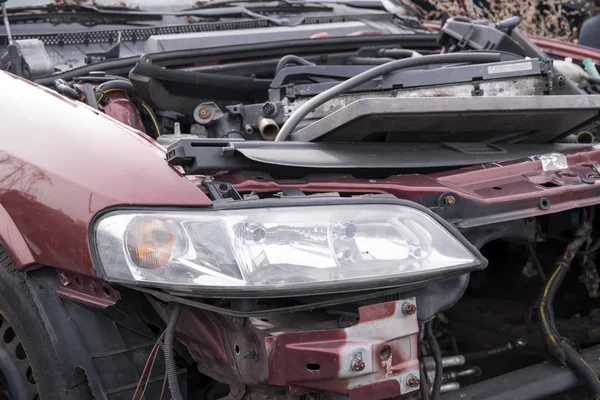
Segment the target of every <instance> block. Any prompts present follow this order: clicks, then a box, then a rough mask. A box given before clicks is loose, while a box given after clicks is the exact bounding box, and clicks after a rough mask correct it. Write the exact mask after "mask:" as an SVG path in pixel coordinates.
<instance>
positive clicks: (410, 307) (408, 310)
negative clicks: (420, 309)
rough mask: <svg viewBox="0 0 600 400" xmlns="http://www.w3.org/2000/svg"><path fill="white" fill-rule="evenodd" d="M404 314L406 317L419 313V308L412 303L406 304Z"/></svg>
mask: <svg viewBox="0 0 600 400" xmlns="http://www.w3.org/2000/svg"><path fill="white" fill-rule="evenodd" d="M402 312H403V313H404V314H406V315H413V314H414V313H416V312H417V306H416V305H414V304H412V303H409V302H406V303H404V304H402Z"/></svg>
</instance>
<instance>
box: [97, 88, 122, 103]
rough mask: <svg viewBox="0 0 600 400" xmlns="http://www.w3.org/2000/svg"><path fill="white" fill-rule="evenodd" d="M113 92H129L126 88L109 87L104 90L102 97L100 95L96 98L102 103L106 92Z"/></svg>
mask: <svg viewBox="0 0 600 400" xmlns="http://www.w3.org/2000/svg"><path fill="white" fill-rule="evenodd" d="M112 92H125V93H127V91H126V90H125V89H107V90H105V91H103V92H102V93H100V97H98V98H97V99H96V104H100V102H101V101H102V99H103V98H104V95H105V94H107V93H112Z"/></svg>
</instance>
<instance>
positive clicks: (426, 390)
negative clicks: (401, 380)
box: [419, 362, 429, 400]
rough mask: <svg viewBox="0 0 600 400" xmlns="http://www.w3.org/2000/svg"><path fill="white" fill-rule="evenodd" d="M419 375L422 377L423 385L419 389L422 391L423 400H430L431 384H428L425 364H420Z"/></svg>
mask: <svg viewBox="0 0 600 400" xmlns="http://www.w3.org/2000/svg"><path fill="white" fill-rule="evenodd" d="M419 374H420V375H421V385H420V386H419V389H420V391H421V400H429V383H428V382H427V372H426V371H425V367H424V366H423V363H422V362H421V363H419Z"/></svg>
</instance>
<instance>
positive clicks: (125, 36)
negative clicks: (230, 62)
mask: <svg viewBox="0 0 600 400" xmlns="http://www.w3.org/2000/svg"><path fill="white" fill-rule="evenodd" d="M392 19H393V16H391V15H387V14H358V15H348V16H338V15H335V16H321V17H306V18H305V19H304V21H303V24H305V25H307V24H325V23H335V22H349V21H360V20H367V21H391V20H392ZM274 25H275V24H274V23H272V22H270V21H268V20H257V19H254V20H246V21H228V22H206V23H196V24H187V25H170V26H157V27H151V28H132V29H123V30H120V32H121V41H123V42H133V43H135V42H142V41H145V40H147V39H148V38H149V37H150V36H155V35H170V34H181V33H199V32H215V31H226V30H237V29H255V28H267V27H269V26H274ZM117 36H118V33H117V31H114V30H104V31H89V32H87V31H83V32H73V33H57V34H45V35H39V34H36V35H14V39H16V40H22V39H39V40H41V41H42V42H44V44H45V45H48V46H52V45H55V46H56V45H58V46H62V45H73V44H83V45H88V44H93V43H110V44H112V43H115V42H116V41H117ZM1 42H6V38H5V37H4V38H2V40H1Z"/></svg>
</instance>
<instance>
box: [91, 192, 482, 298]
mask: <svg viewBox="0 0 600 400" xmlns="http://www.w3.org/2000/svg"><path fill="white" fill-rule="evenodd" d="M271 204H273V203H271ZM444 225H446V226H444ZM92 235H93V237H92V242H93V250H94V251H95V253H96V259H97V261H98V264H99V267H100V268H101V270H102V272H103V274H104V277H105V278H106V279H107V280H108V281H113V282H122V283H138V284H144V285H154V286H157V285H158V286H165V287H170V288H175V289H180V290H195V291H198V292H206V293H210V294H217V293H220V294H222V295H228V296H231V295H234V294H235V292H241V293H245V294H249V293H255V294H258V293H262V294H263V295H265V296H278V295H282V294H283V293H292V292H293V293H297V294H315V293H323V292H336V291H345V290H363V289H370V288H383V287H392V286H400V285H404V284H407V283H414V282H419V281H424V280H427V279H430V278H432V277H438V276H445V275H447V274H452V273H460V272H466V271H469V270H473V269H476V268H478V267H482V266H485V263H486V261H485V259H483V258H482V257H481V255H480V254H479V253H478V252H477V250H475V249H474V248H473V247H472V246H470V245H469V244H468V243H467V242H466V240H465V239H464V238H461V237H460V234H458V233H457V232H456V231H455V230H453V229H452V228H450V227H449V226H448V225H447V224H446V223H445V222H442V221H440V220H439V219H438V218H436V217H434V216H432V215H429V211H426V210H424V209H421V208H420V207H413V206H408V205H395V204H352V205H350V204H347V203H346V204H339V205H320V206H295V207H267V208H248V209H223V210H214V209H213V210H208V209H207V210H206V211H184V210H181V211H138V210H132V211H115V212H111V213H108V214H106V215H104V216H103V217H101V218H100V219H99V220H98V221H97V223H96V224H95V226H94V229H93V231H92Z"/></svg>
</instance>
